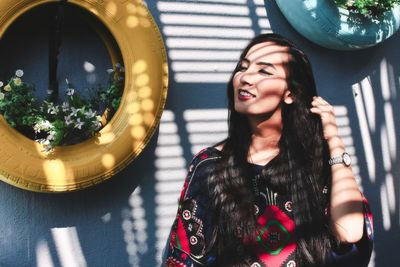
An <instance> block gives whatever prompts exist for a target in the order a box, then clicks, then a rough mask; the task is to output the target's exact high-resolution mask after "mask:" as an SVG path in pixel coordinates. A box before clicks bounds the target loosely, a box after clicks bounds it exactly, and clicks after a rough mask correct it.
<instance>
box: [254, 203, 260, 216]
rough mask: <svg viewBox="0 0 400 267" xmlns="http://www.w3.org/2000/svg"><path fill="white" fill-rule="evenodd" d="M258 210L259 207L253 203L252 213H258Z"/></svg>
mask: <svg viewBox="0 0 400 267" xmlns="http://www.w3.org/2000/svg"><path fill="white" fill-rule="evenodd" d="M259 212H260V208H259V207H258V206H257V205H256V204H254V215H258V213H259Z"/></svg>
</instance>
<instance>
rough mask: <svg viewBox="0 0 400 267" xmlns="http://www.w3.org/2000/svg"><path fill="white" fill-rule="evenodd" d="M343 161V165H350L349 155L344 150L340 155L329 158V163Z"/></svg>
mask: <svg viewBox="0 0 400 267" xmlns="http://www.w3.org/2000/svg"><path fill="white" fill-rule="evenodd" d="M340 163H343V164H344V166H346V167H349V166H350V165H351V157H350V155H349V154H348V153H346V152H344V153H343V154H342V155H340V156H337V157H333V158H331V159H330V160H329V165H331V166H332V165H334V164H340Z"/></svg>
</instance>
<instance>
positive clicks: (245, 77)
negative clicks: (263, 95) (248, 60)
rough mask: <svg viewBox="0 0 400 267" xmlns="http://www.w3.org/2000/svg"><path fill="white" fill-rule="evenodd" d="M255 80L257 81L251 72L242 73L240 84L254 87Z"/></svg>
mask: <svg viewBox="0 0 400 267" xmlns="http://www.w3.org/2000/svg"><path fill="white" fill-rule="evenodd" d="M254 79H255V75H254V73H253V72H250V71H246V72H244V73H242V75H241V77H240V82H241V83H242V84H248V85H253V84H254V82H255V81H254Z"/></svg>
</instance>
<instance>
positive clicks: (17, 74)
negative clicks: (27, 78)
mask: <svg viewBox="0 0 400 267" xmlns="http://www.w3.org/2000/svg"><path fill="white" fill-rule="evenodd" d="M15 76H17V77H20V78H21V77H22V76H24V71H23V70H17V71H16V72H15Z"/></svg>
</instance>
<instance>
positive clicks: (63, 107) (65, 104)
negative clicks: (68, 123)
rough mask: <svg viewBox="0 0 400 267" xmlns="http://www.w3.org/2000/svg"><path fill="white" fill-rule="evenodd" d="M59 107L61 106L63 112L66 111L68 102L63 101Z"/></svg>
mask: <svg viewBox="0 0 400 267" xmlns="http://www.w3.org/2000/svg"><path fill="white" fill-rule="evenodd" d="M61 108H62V111H64V112H66V111H68V109H69V103H68V102H63V103H62V106H61Z"/></svg>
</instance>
